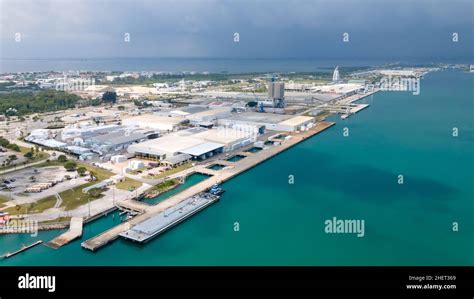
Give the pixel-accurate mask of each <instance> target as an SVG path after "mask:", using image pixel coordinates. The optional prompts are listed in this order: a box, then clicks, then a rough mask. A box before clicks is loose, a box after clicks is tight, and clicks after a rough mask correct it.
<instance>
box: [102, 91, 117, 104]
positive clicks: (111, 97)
mask: <svg viewBox="0 0 474 299" xmlns="http://www.w3.org/2000/svg"><path fill="white" fill-rule="evenodd" d="M102 101H103V102H111V103H115V102H117V93H116V92H115V91H106V92H104V94H103V95H102Z"/></svg>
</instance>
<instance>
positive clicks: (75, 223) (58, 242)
mask: <svg viewBox="0 0 474 299" xmlns="http://www.w3.org/2000/svg"><path fill="white" fill-rule="evenodd" d="M82 226H83V219H82V218H81V217H73V218H71V223H70V225H69V230H68V231H67V232H65V233H64V234H62V235H60V236H58V237H56V238H54V239H53V240H51V241H49V242H48V243H47V244H46V246H48V247H51V248H54V249H58V248H59V247H62V246H64V245H66V244H68V243H70V242H72V241H74V240H76V239H78V238H80V237H81V236H82Z"/></svg>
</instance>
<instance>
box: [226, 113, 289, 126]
mask: <svg viewBox="0 0 474 299" xmlns="http://www.w3.org/2000/svg"><path fill="white" fill-rule="evenodd" d="M291 117H292V116H291V115H285V114H273V113H259V112H243V113H239V114H234V115H232V116H231V117H227V118H225V119H219V120H218V123H219V125H222V126H226V127H228V126H232V125H234V124H241V125H254V126H260V125H263V126H265V128H266V129H268V130H277V124H278V123H280V122H282V121H284V120H287V119H289V118H291Z"/></svg>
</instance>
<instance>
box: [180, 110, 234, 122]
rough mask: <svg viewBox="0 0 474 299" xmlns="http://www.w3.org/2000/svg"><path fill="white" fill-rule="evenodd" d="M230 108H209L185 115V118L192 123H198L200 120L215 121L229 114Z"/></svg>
mask: <svg viewBox="0 0 474 299" xmlns="http://www.w3.org/2000/svg"><path fill="white" fill-rule="evenodd" d="M230 111H231V109H230V108H218V109H209V110H205V111H201V112H197V113H193V114H190V115H187V116H186V118H187V119H188V120H189V122H190V123H191V124H193V125H198V124H199V123H201V122H209V121H215V120H217V119H221V118H224V117H227V116H230V115H231V112H230Z"/></svg>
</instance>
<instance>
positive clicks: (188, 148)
mask: <svg viewBox="0 0 474 299" xmlns="http://www.w3.org/2000/svg"><path fill="white" fill-rule="evenodd" d="M256 136H257V135H256V134H254V133H252V132H245V131H240V130H235V129H232V128H219V129H210V130H205V129H199V128H191V129H188V130H183V131H179V132H176V133H172V134H169V135H166V136H164V137H161V138H157V139H153V140H148V141H145V142H142V143H139V144H132V145H130V146H129V147H128V152H129V153H131V154H134V155H136V156H139V157H142V158H147V159H153V160H163V159H167V158H170V157H172V156H175V155H178V154H189V155H191V156H192V157H193V159H197V160H204V159H207V158H209V157H212V156H213V155H214V154H218V153H222V152H227V151H231V150H235V149H238V148H240V147H243V146H246V145H248V144H251V143H252V142H254V141H255V140H256Z"/></svg>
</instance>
